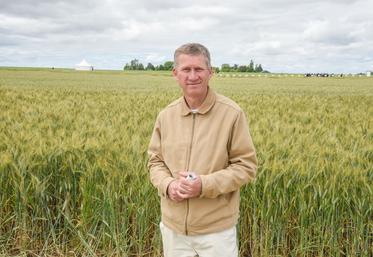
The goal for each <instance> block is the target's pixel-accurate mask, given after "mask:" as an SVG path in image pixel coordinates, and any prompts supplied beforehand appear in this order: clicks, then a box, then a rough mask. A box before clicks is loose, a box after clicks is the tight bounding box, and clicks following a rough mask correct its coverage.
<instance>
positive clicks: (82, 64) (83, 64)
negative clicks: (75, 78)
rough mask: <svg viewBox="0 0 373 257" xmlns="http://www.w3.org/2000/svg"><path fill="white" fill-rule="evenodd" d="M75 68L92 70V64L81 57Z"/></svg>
mask: <svg viewBox="0 0 373 257" xmlns="http://www.w3.org/2000/svg"><path fill="white" fill-rule="evenodd" d="M75 70H90V71H92V70H93V66H92V65H91V64H89V63H88V62H87V61H86V60H85V59H83V60H82V61H81V62H80V63H79V64H77V65H75Z"/></svg>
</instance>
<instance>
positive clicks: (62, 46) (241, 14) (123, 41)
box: [0, 0, 373, 72]
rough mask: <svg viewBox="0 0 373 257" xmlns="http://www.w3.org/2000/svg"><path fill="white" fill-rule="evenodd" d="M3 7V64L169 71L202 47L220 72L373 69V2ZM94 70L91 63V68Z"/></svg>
mask: <svg viewBox="0 0 373 257" xmlns="http://www.w3.org/2000/svg"><path fill="white" fill-rule="evenodd" d="M0 1H1V9H0V37H1V40H0V65H19V66H35V65H39V66H66V67H72V66H73V65H74V64H75V63H76V62H79V61H80V59H82V58H87V59H88V60H89V61H90V60H93V61H94V62H96V63H97V64H96V67H97V68H105V69H107V68H116V69H121V68H122V67H123V65H124V64H125V63H126V62H129V61H130V60H131V59H133V58H137V59H139V60H140V61H142V62H144V64H145V62H154V63H161V62H164V61H166V60H172V55H173V50H174V49H175V48H176V47H177V46H179V45H180V44H183V43H185V42H201V43H203V44H205V45H206V46H208V47H209V48H210V50H211V52H212V62H213V64H214V65H217V66H219V65H221V64H222V63H231V64H233V63H237V64H246V63H248V62H249V61H250V59H254V60H255V62H256V63H261V64H262V65H263V67H264V68H265V69H268V70H270V71H278V72H292V71H293V72H305V71H310V72H312V71H328V72H342V71H343V72H349V71H350V72H358V71H361V70H363V71H364V70H366V69H367V68H366V66H373V63H372V58H373V30H372V29H371V28H372V27H373V17H372V15H371V11H370V10H371V9H372V8H373V2H372V1H364V0H324V1H323V0H312V1H311V0H304V1H297V0H282V1H275V0H262V1H253V0H249V1H245V0H232V1H229V2H227V1H216V0H215V1H212V0H206V1H203V2H201V1H197V0H188V1H173V0H172V1H171V0H154V1H147V0H138V1H130V0H124V1H120V0H102V1H99V0H92V1H88V2H87V1H83V0H74V1H73V0H59V1H56V2H55V1H47V0H32V1H31V0H12V1H4V0H0ZM91 62H92V61H91Z"/></svg>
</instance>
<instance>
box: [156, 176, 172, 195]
mask: <svg viewBox="0 0 373 257" xmlns="http://www.w3.org/2000/svg"><path fill="white" fill-rule="evenodd" d="M174 180H175V178H173V177H167V178H165V179H164V180H163V181H162V183H161V185H160V187H159V193H160V195H161V196H162V197H165V198H168V194H167V189H168V186H169V185H170V184H171V182H172V181H174Z"/></svg>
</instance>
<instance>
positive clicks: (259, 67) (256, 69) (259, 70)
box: [255, 64, 263, 72]
mask: <svg viewBox="0 0 373 257" xmlns="http://www.w3.org/2000/svg"><path fill="white" fill-rule="evenodd" d="M262 71H263V68H262V65H261V64H257V65H255V72H262Z"/></svg>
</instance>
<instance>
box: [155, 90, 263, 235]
mask: <svg viewBox="0 0 373 257" xmlns="http://www.w3.org/2000/svg"><path fill="white" fill-rule="evenodd" d="M148 155H149V163H148V167H149V170H150V180H151V182H152V184H153V185H154V186H155V187H156V188H157V189H158V192H159V195H160V197H161V210H162V222H163V223H164V224H165V225H166V226H167V227H169V228H171V229H172V230H174V231H176V232H177V233H180V234H187V235H198V234H207V233H213V232H218V231H221V230H224V229H227V228H231V227H233V226H234V225H235V224H236V223H237V220H238V217H239V193H240V192H239V189H240V187H241V186H242V185H243V184H245V183H247V182H249V181H253V180H254V178H255V174H256V167H257V159H256V153H255V149H254V145H253V142H252V139H251V136H250V133H249V129H248V126H247V122H246V118H245V114H244V113H243V111H242V110H241V108H240V107H239V106H238V105H237V104H236V103H235V102H233V101H232V100H230V99H229V98H227V97H224V96H222V95H219V94H216V93H214V92H213V91H212V90H211V88H209V91H208V94H207V97H206V99H205V101H204V102H203V104H202V106H200V108H199V109H198V112H197V113H192V112H191V110H190V109H189V108H188V106H187V104H186V102H185V99H184V98H183V97H181V98H179V99H178V100H176V101H174V102H173V103H171V104H170V105H168V106H167V107H166V108H165V109H164V110H163V111H161V112H160V113H159V115H158V117H157V120H156V123H155V127H154V131H153V135H152V138H151V140H150V144H149V149H148ZM180 171H194V172H195V173H197V174H199V175H200V176H201V180H202V193H201V195H200V197H197V198H192V199H188V200H184V201H182V202H179V203H178V202H175V201H172V200H171V199H169V198H168V196H167V187H168V185H169V184H170V183H171V181H173V180H174V179H177V178H178V177H179V175H178V174H179V172H180Z"/></svg>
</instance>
